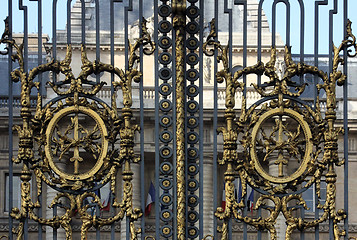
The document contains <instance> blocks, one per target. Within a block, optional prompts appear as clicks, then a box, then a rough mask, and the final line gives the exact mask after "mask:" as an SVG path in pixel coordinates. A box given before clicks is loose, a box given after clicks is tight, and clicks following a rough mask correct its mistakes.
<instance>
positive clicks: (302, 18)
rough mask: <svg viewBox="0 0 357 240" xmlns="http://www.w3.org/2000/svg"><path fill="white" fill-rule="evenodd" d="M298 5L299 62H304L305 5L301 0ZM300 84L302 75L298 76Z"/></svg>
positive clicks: (302, 78) (302, 82)
mask: <svg viewBox="0 0 357 240" xmlns="http://www.w3.org/2000/svg"><path fill="white" fill-rule="evenodd" d="M299 5H300V62H304V60H305V59H304V58H305V41H304V40H305V39H304V38H305V6H304V2H303V0H299ZM289 15H290V11H289ZM289 19H290V16H289ZM289 25H290V22H289ZM289 37H290V27H289ZM289 41H290V40H289ZM289 45H290V44H289ZM302 84H304V76H303V75H301V76H300V85H302Z"/></svg>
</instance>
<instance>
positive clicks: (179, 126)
mask: <svg viewBox="0 0 357 240" xmlns="http://www.w3.org/2000/svg"><path fill="white" fill-rule="evenodd" d="M93 2H94V1H93ZM95 2H96V4H98V3H99V2H98V0H97V1H95ZM114 2H121V1H116V0H111V1H110V3H111V4H112V5H111V11H114V10H113V8H114V7H113V4H114ZM128 2H129V6H126V7H125V11H127V12H128V11H132V1H128ZM140 2H141V3H140V6H141V7H140V8H142V7H143V6H142V5H143V3H142V1H140ZM224 2H225V3H224V4H223V5H224V12H225V13H229V14H230V17H231V15H232V12H230V9H228V7H227V3H226V1H224ZM261 2H262V1H261ZM277 2H279V1H274V4H275V5H276V3H277ZM281 2H285V3H286V2H289V1H281ZM68 3H69V4H68V6H69V8H70V7H71V5H70V4H71V3H70V1H68ZM80 3H81V9H82V16H81V17H82V24H83V25H84V23H85V19H86V15H85V11H84V10H85V7H86V4H85V3H86V1H84V0H83V1H80ZM91 3H92V2H91ZM212 3H213V2H212ZM215 4H216V5H217V6H218V2H217V1H216V2H215ZM234 4H235V5H243V8H244V11H243V12H244V17H243V19H244V21H245V23H246V22H247V2H246V1H244V0H242V1H241V0H236V1H234ZM20 5H21V6H22V1H21V4H20ZM317 5H318V4H317ZM203 7H204V4H203V1H202V0H201V1H198V0H188V1H186V0H172V1H171V2H170V1H165V0H162V1H160V4H158V3H157V1H154V10H153V11H154V16H153V17H152V19H151V20H147V19H145V18H144V17H142V18H139V19H138V20H137V22H138V24H137V26H135V24H136V23H135V22H134V24H133V28H136V27H137V28H138V29H137V31H138V32H139V36H138V37H137V38H136V39H134V40H128V39H129V37H128V35H127V34H128V33H127V31H128V29H127V28H128V26H127V25H128V20H127V18H128V17H127V15H126V22H125V23H124V24H125V25H126V26H125V27H126V35H124V36H126V37H127V38H128V39H125V41H127V42H126V43H125V44H126V46H127V49H125V51H126V52H127V53H128V54H127V55H126V56H125V59H126V61H127V62H126V63H125V64H126V68H125V69H120V68H119V67H117V66H116V65H115V64H113V62H114V60H113V59H114V23H111V24H113V25H112V26H113V28H111V29H110V33H111V34H112V35H111V38H112V42H111V44H112V45H111V48H112V49H111V54H113V55H112V56H113V57H112V60H113V61H112V63H111V64H107V63H104V62H101V61H99V60H98V59H96V60H94V61H91V60H90V58H89V57H88V56H87V45H86V44H85V41H84V40H83V39H84V38H85V26H81V27H82V31H83V32H84V33H83V32H82V43H81V47H80V60H81V66H80V69H81V71H80V73H79V74H78V75H77V76H75V74H74V72H75V71H74V70H73V69H72V65H71V64H72V61H74V59H75V58H74V53H73V52H74V47H73V46H72V44H71V43H70V41H71V36H69V37H68V36H67V37H68V39H69V41H68V43H67V46H66V54H65V57H64V59H63V60H58V59H56V58H52V59H51V60H49V61H48V62H47V63H44V64H40V65H38V66H37V67H35V68H33V69H31V70H30V71H27V67H26V60H25V56H26V55H27V54H28V53H27V52H26V51H25V50H24V45H23V44H19V43H17V42H16V41H15V40H14V39H13V38H12V37H11V36H12V34H11V31H12V30H11V28H10V25H9V19H6V20H5V31H4V33H3V35H2V37H1V39H0V44H5V45H6V46H7V47H6V48H5V51H3V52H0V53H1V55H8V54H10V55H11V56H10V57H11V59H12V61H14V62H17V63H18V65H19V67H18V68H15V70H13V71H12V72H11V76H10V79H11V81H13V82H19V83H20V86H21V95H20V105H21V110H20V118H21V120H22V124H21V125H15V126H14V127H13V128H14V130H16V131H17V134H18V136H19V143H18V155H17V157H15V158H13V163H15V164H17V165H19V166H21V168H22V169H21V172H20V179H21V206H20V208H17V207H14V208H12V209H10V212H9V215H10V216H11V219H14V220H17V224H16V227H13V229H10V231H12V232H13V233H14V236H16V239H19V240H20V239H27V238H28V236H27V235H26V232H27V231H28V230H27V227H28V225H27V224H28V221H29V220H31V221H33V222H36V223H38V224H39V226H40V227H42V226H47V227H51V228H52V229H54V230H57V229H59V228H62V229H64V231H65V237H66V239H68V240H69V239H74V237H73V232H74V229H73V221H74V219H79V220H80V238H81V239H83V240H84V239H88V238H89V237H88V233H89V232H90V229H93V228H94V229H96V230H97V231H98V232H99V231H100V229H103V227H105V226H110V227H111V230H112V235H111V238H112V239H114V238H115V236H114V231H115V230H114V225H115V224H121V223H123V222H125V226H126V227H123V226H121V228H126V229H125V230H126V232H125V233H126V235H125V238H126V239H132V240H134V239H139V238H140V239H145V240H146V239H179V240H185V239H222V240H226V239H232V225H233V224H234V223H238V224H242V225H243V228H245V230H244V232H245V233H244V234H245V235H243V236H244V238H247V225H249V226H252V227H253V228H254V231H257V232H259V233H261V232H265V233H267V234H266V236H267V238H270V239H272V240H275V239H278V231H277V228H276V223H277V219H278V218H279V215H280V217H281V216H283V218H284V221H285V223H286V231H285V233H284V234H285V235H284V237H285V239H293V233H294V232H296V230H298V231H300V232H304V231H305V230H307V229H311V228H318V226H319V224H322V223H329V227H330V228H331V229H330V231H331V234H330V238H331V239H332V238H333V239H336V240H337V239H342V238H343V237H347V236H348V232H347V231H346V229H345V228H344V229H342V228H341V223H342V222H343V221H344V220H345V219H346V217H347V212H346V210H344V209H337V207H336V186H337V184H336V181H337V174H336V167H338V166H342V165H343V164H344V159H341V158H340V157H339V155H338V137H339V135H341V134H343V128H339V127H336V119H337V116H336V115H337V114H336V112H337V100H336V88H337V86H343V85H345V84H346V82H345V81H346V79H347V76H346V73H345V71H341V70H340V67H341V66H342V65H343V64H344V61H345V58H342V54H344V55H345V56H349V57H354V56H355V55H356V54H352V53H351V52H352V50H351V48H353V50H354V51H355V52H356V51H357V44H356V38H355V36H354V35H353V34H352V29H351V24H352V23H351V22H350V21H349V20H348V22H347V26H346V34H345V39H344V40H343V41H342V43H341V44H340V45H339V46H338V47H336V46H334V45H333V58H332V64H331V65H332V67H331V69H330V70H329V72H328V73H326V72H324V71H322V70H321V69H319V68H318V67H317V66H311V65H308V64H305V63H304V62H302V61H301V62H296V61H293V56H292V54H291V46H290V44H289V42H287V43H286V46H285V48H284V49H283V52H284V53H283V59H284V66H285V69H284V71H282V72H281V74H280V75H279V74H278V69H277V67H276V65H277V60H278V55H279V53H278V52H279V49H278V48H279V47H278V46H276V44H275V36H274V41H273V42H272V43H271V48H270V50H268V51H269V54H270V61H268V62H266V63H263V62H262V61H260V60H259V61H258V62H257V63H256V64H255V65H253V66H246V60H245V62H244V64H243V65H244V66H243V67H242V68H240V69H238V70H236V71H233V67H232V49H230V48H232V42H228V45H227V46H224V45H222V44H221V43H220V41H219V38H218V34H219V31H218V26H217V25H218V24H217V22H218V13H217V12H218V10H216V12H215V17H214V18H213V20H211V22H210V24H209V26H208V24H207V27H206V29H205V21H207V19H206V20H204V17H205V16H204V11H203ZM22 8H23V6H22ZM217 8H218V7H217ZM98 11H99V10H98ZM141 11H142V10H141ZM127 12H126V13H127ZM156 13H157V14H156ZM140 16H142V13H141V15H140ZM97 17H98V18H99V16H98V15H97ZM111 18H114V13H111ZM260 18H261V16H260ZM68 19H69V20H68V23H70V17H69V18H68ZM258 19H259V17H258ZM96 20H97V19H96ZM149 21H153V22H154V29H152V30H153V31H149V30H148V27H147V23H148V22H149ZM229 21H231V20H229ZM97 24H98V25H99V20H98V22H97ZM231 25H232V23H231V22H230V23H229V27H228V29H229V30H228V32H231V31H232V29H230V28H231V27H232V26H231ZM96 27H97V25H96ZM260 27H261V26H260ZM274 27H275V26H274ZM68 29H69V30H68ZM67 30H68V31H69V32H70V31H71V29H70V24H69V26H67ZM244 32H245V33H246V32H247V29H246V26H245V28H244ZM273 34H275V30H274V32H273ZM55 35H56V33H55ZM204 37H205V38H204ZM230 37H231V36H230ZM245 38H246V36H245ZM243 42H244V44H243V52H244V53H243V55H244V56H245V58H247V56H246V54H247V43H246V39H245V40H243ZM258 43H259V42H258ZM260 44H261V43H260ZM258 45H259V44H258ZM260 47H261V46H260ZM25 48H26V47H25ZM260 50H261V49H260ZM280 50H281V49H280ZM258 51H259V50H258ZM143 54H145V55H151V56H154V59H155V61H153V62H154V68H155V76H154V82H155V90H154V91H155V97H154V101H155V109H154V111H155V115H154V118H155V133H154V138H155V139H154V143H155V154H154V155H155V160H154V163H155V185H156V188H155V189H156V192H155V193H154V194H155V198H157V199H156V201H155V200H154V202H155V204H156V205H155V227H156V228H155V229H154V232H155V236H154V235H149V234H146V232H145V216H143V215H144V214H143V212H144V208H143V205H144V204H145V202H144V201H141V202H142V204H141V206H136V205H135V204H134V197H133V196H134V194H137V192H139V191H140V189H135V186H134V184H133V182H134V180H136V179H138V178H139V177H141V178H142V179H143V180H142V181H141V183H145V178H144V176H139V175H140V174H139V175H138V174H137V173H134V171H133V168H134V166H136V165H134V164H137V163H140V162H143V161H144V160H143V159H141V157H143V156H144V155H145V154H144V152H145V150H144V149H140V151H141V152H139V151H137V150H136V148H135V147H136V146H138V144H139V143H138V142H140V144H141V147H143V145H144V137H143V135H140V137H141V138H140V141H137V138H135V136H136V135H138V132H140V131H141V130H142V129H140V126H143V125H144V123H143V122H140V123H139V120H138V118H140V121H144V120H142V119H144V113H143V110H142V109H143V105H144V103H143V102H142V103H141V106H140V107H139V108H141V109H140V113H139V114H138V115H139V117H136V116H135V117H134V111H137V112H139V111H138V110H137V109H135V107H133V105H134V101H135V100H134V99H135V96H134V90H133V89H134V87H133V86H134V85H135V84H136V83H141V84H142V81H143V72H144V70H143V66H142V65H140V62H141V61H142V60H143ZM260 54H261V53H260ZM204 59H212V60H209V61H214V62H215V66H216V67H214V69H213V70H211V69H210V70H208V71H209V72H213V73H214V75H215V77H214V79H215V81H216V82H215V83H214V84H212V86H214V87H213V89H214V90H216V91H218V90H217V89H218V88H217V83H218V85H220V86H223V83H225V85H224V101H225V106H224V113H222V116H223V117H222V119H224V121H223V122H221V123H219V124H218V126H215V124H213V130H214V131H216V130H217V133H218V134H221V135H222V138H223V143H222V145H223V150H222V152H221V153H220V152H219V151H218V150H217V147H216V146H214V147H213V149H215V152H214V151H213V155H214V156H213V161H215V160H217V158H218V156H221V158H220V159H218V160H217V161H216V162H217V163H218V165H220V167H221V168H224V171H223V173H222V175H223V176H222V179H218V180H217V179H214V181H215V180H217V182H218V181H222V182H224V187H223V190H224V196H222V202H223V199H225V206H224V207H223V206H219V204H217V196H212V198H213V199H214V200H213V202H214V207H215V209H213V208H212V209H213V211H212V212H211V214H212V215H214V217H215V219H214V220H213V224H212V225H210V226H211V228H213V229H210V233H206V232H204V227H203V226H204V214H205V213H204V212H203V211H204V203H203V197H204V196H205V195H204V194H205V193H204V190H203V188H204V180H203V179H204V177H206V176H203V174H204V173H203V170H204V166H203V165H204V161H203V158H204V157H206V156H205V155H204V154H205V153H204V143H205V144H207V142H204V138H203V135H204V134H203V125H204V118H205V117H204V116H203V105H204V103H205V101H204V100H203V95H204V82H203V68H204V65H203V61H204ZM206 61H207V62H208V60H206ZM218 63H219V64H221V66H220V67H217V64H218ZM207 65H209V64H207ZM43 73H51V74H53V75H54V76H56V77H52V78H51V81H49V82H47V85H48V86H49V89H50V90H51V91H53V93H54V95H55V97H53V96H51V99H50V100H49V101H47V102H44V101H43V96H42V93H43V92H42V90H41V89H42V87H43V86H41V82H40V81H37V80H35V79H36V78H37V77H38V76H39V75H41V74H43ZM101 73H109V74H110V75H111V77H112V78H111V79H112V80H113V79H115V78H116V79H117V80H113V81H112V82H111V88H110V101H109V102H105V101H103V100H101V99H100V98H99V97H98V95H99V93H100V92H101V91H103V89H104V87H105V84H106V83H105V82H104V81H99V77H98V76H100V74H101ZM306 74H311V75H313V76H314V77H315V78H318V79H320V80H319V81H317V84H316V85H314V86H313V88H314V91H316V99H315V101H314V102H313V103H311V102H307V101H304V100H302V98H301V96H302V95H303V94H304V93H305V92H306V89H307V84H306V83H304V82H303V81H300V82H299V81H296V79H300V80H302V79H303V78H304V76H305V75H306ZM91 75H94V76H96V77H97V81H92V80H90V77H91ZM248 75H249V76H251V75H254V76H257V78H258V79H259V81H258V82H256V83H251V82H249V81H247V77H248ZM57 76H61V77H60V78H59V80H58V79H57ZM114 76H115V78H114ZM262 77H265V78H266V79H267V81H265V82H263V83H262V82H260V79H261V78H262ZM336 85H337V86H336ZM210 86H211V85H210ZM139 89H140V90H139V92H141V94H142V92H143V86H142V85H140V88H139ZM248 90H249V91H251V90H254V91H255V92H256V93H257V94H258V95H259V99H260V100H258V101H256V102H254V103H253V104H251V105H249V104H248V103H247V102H248V99H247V92H248ZM34 91H35V92H36V105H35V108H34V107H33V106H32V105H31V104H32V103H31V97H33V92H34ZM238 95H240V96H241V101H240V103H241V106H238V104H236V100H237V99H238V98H237V96H238ZM213 96H217V95H213ZM322 96H324V98H326V110H324V111H323V110H322V109H321V103H322V100H321V99H320V97H321V98H322ZM213 98H214V97H213ZM141 101H143V100H142V99H141ZM215 101H216V100H215ZM213 108H214V110H212V112H213V115H215V116H214V117H217V115H218V110H217V106H214V107H213ZM238 109H239V110H238ZM210 111H211V110H210ZM212 112H209V114H211V113H212ZM222 112H223V111H222ZM205 121H207V120H205ZM139 125H140V126H139ZM215 127H216V129H214V128H215ZM217 142H218V141H217V139H215V141H214V143H216V144H217ZM210 144H211V145H212V143H211V142H210ZM215 147H216V148H215ZM211 161H212V159H209V161H206V162H205V163H207V162H209V164H212V166H214V167H212V168H213V171H218V170H217V169H218V167H217V166H216V164H217V163H216V162H215V163H211ZM142 164H143V163H142ZM64 165H66V167H63V166H64ZM141 166H144V165H141ZM287 166H290V168H288V167H287ZM272 169H273V170H274V171H273V170H272ZM142 171H144V167H142ZM118 175H120V176H121V181H120V180H119V179H118ZM238 179H239V181H240V183H241V196H239V197H237V194H236V192H237V186H236V185H235V181H236V180H238ZM322 182H326V194H325V196H323V191H322V190H321V189H322V187H321V185H322ZM106 184H109V185H110V187H109V188H110V207H111V212H110V216H109V215H108V216H102V215H100V214H98V212H99V209H101V208H103V205H102V203H101V198H100V196H99V195H98V194H97V191H98V190H100V189H101V188H102V187H103V186H104V185H106ZM151 184H152V183H151ZM216 184H217V183H214V186H213V188H215V191H212V192H213V195H218V194H217V186H216ZM32 185H35V186H36V188H35V189H36V190H33V189H34V188H33V187H32ZM45 186H46V187H50V188H51V189H54V190H55V191H56V195H55V197H54V198H53V199H52V203H51V204H50V206H49V207H50V208H52V209H53V210H54V212H56V211H57V208H62V210H63V211H62V212H61V213H59V214H58V215H55V214H54V216H53V217H52V218H46V217H43V216H42V215H40V214H39V213H40V212H41V210H42V204H43V203H41V200H40V196H41V195H42V191H43V189H44V187H45ZM119 186H121V188H120V187H119ZM312 186H314V188H315V190H316V196H317V204H316V206H317V208H318V209H319V211H321V212H322V213H321V214H320V215H319V214H317V215H318V216H317V217H316V218H315V219H312V220H311V219H308V218H304V217H303V216H301V215H302V214H301V212H303V211H304V210H303V209H305V210H307V208H308V207H307V203H306V200H305V199H304V197H303V193H304V192H305V191H306V190H307V189H309V188H311V187H312ZM248 188H252V189H254V191H256V192H257V193H258V194H259V196H258V197H257V199H256V200H255V206H254V211H256V212H259V213H258V214H253V213H252V214H250V215H249V214H247V198H248ZM142 189H144V187H142V188H141V190H142ZM34 191H35V193H34ZM142 192H143V191H141V195H143V194H142ZM141 198H143V196H141ZM151 198H154V197H153V196H151ZM158 198H159V199H158ZM144 207H145V206H144ZM93 209H95V211H94V210H93ZM252 211H253V209H252ZM90 212H91V213H90ZM93 212H96V214H93ZM262 212H263V214H262ZM56 214H57V213H56ZM206 214H207V213H206ZM140 224H141V226H139V225H140ZM122 230H123V229H121V230H120V231H122ZM41 231H42V230H41ZM54 235H55V234H54ZM97 236H98V235H97ZM1 238H7V236H3V237H1ZM8 238H9V239H12V236H11V234H10V237H8ZM98 238H100V237H97V239H98ZM258 239H261V236H260V237H259V238H258Z"/></svg>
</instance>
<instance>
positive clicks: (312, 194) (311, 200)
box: [302, 181, 326, 214]
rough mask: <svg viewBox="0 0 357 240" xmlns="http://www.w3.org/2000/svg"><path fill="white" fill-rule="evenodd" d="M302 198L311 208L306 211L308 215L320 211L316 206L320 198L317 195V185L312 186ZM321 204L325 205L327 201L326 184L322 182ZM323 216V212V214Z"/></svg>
mask: <svg viewBox="0 0 357 240" xmlns="http://www.w3.org/2000/svg"><path fill="white" fill-rule="evenodd" d="M302 197H303V199H304V200H305V202H306V205H307V207H308V208H309V209H308V210H306V211H305V212H306V213H315V212H316V211H319V209H317V208H316V204H317V201H318V197H317V195H316V188H315V184H313V185H311V186H310V187H309V188H308V189H307V190H306V191H305V192H303V193H302ZM319 200H320V204H322V205H323V204H325V200H326V182H325V181H321V183H320V199H319ZM321 214H322V212H321Z"/></svg>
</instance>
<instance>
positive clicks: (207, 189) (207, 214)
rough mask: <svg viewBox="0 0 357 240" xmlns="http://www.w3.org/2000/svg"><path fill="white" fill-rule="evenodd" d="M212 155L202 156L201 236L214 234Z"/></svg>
mask: <svg viewBox="0 0 357 240" xmlns="http://www.w3.org/2000/svg"><path fill="white" fill-rule="evenodd" d="M212 158H213V157H212V155H211V154H210V155H204V158H203V199H204V200H203V234H204V235H207V234H211V235H213V234H214V231H215V229H214V226H213V220H214V211H215V209H213V201H212V199H213V162H212V161H213V160H212Z"/></svg>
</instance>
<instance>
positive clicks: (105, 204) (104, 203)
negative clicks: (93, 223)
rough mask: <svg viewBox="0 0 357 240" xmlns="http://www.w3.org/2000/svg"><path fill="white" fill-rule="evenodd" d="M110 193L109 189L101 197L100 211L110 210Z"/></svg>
mask: <svg viewBox="0 0 357 240" xmlns="http://www.w3.org/2000/svg"><path fill="white" fill-rule="evenodd" d="M110 195H111V191H109V192H108V194H107V196H106V197H105V198H104V199H103V198H102V199H101V203H102V206H103V208H102V209H101V210H102V211H109V210H110Z"/></svg>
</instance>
